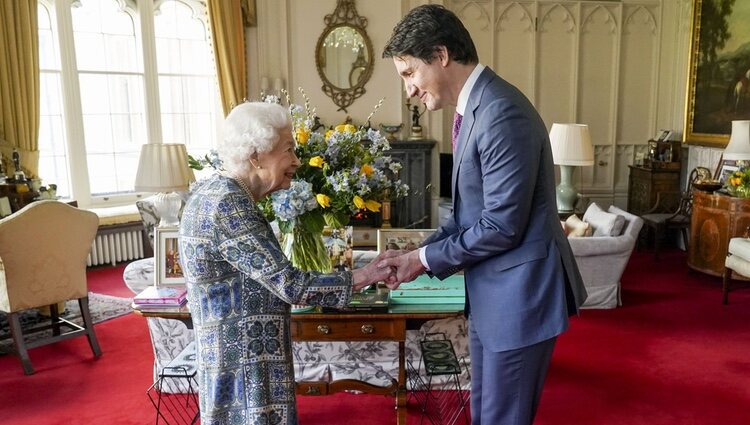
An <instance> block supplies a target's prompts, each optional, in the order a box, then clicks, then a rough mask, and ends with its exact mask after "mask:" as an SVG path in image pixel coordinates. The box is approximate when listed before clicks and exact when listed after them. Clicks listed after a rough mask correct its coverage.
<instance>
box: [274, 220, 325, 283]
mask: <svg viewBox="0 0 750 425" xmlns="http://www.w3.org/2000/svg"><path fill="white" fill-rule="evenodd" d="M283 241H284V254H286V257H287V258H288V259H289V261H291V262H292V265H293V266H294V267H297V268H298V269H301V270H305V271H318V272H323V273H330V272H331V270H332V268H331V259H330V257H329V256H328V251H327V250H326V247H325V244H324V243H323V234H322V233H321V232H311V231H309V230H307V229H304V228H303V227H302V226H295V227H294V229H293V230H292V232H291V233H285V234H284V240H283Z"/></svg>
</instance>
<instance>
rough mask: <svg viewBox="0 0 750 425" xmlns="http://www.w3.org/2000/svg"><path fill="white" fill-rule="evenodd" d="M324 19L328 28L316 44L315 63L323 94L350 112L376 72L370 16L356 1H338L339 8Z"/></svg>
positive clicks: (340, 109) (343, 109)
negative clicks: (359, 11)
mask: <svg viewBox="0 0 750 425" xmlns="http://www.w3.org/2000/svg"><path fill="white" fill-rule="evenodd" d="M323 22H325V24H326V27H325V29H324V30H323V33H322V34H321V35H320V37H319V38H318V44H317V46H316V47H315V65H316V67H317V68H318V75H320V79H321V80H323V93H325V94H326V95H327V96H328V97H330V98H331V99H332V100H333V103H334V104H335V105H336V106H338V107H339V109H338V110H339V111H344V112H347V110H346V108H347V107H349V105H351V104H352V103H353V102H354V100H355V99H357V98H358V97H360V96H362V95H363V94H365V83H367V81H368V80H369V79H370V76H371V75H372V69H373V54H372V43H371V42H370V38H369V37H368V36H367V31H365V27H366V26H367V18H364V17H362V16H359V14H358V13H357V9H356V8H355V7H354V0H338V2H337V4H336V10H334V11H333V13H332V14H330V15H326V17H325V19H323Z"/></svg>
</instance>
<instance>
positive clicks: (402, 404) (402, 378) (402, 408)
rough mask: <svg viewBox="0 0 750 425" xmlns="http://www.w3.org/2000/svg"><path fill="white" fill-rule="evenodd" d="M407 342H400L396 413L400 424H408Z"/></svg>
mask: <svg viewBox="0 0 750 425" xmlns="http://www.w3.org/2000/svg"><path fill="white" fill-rule="evenodd" d="M405 346H406V343H405V342H404V341H399V342H398V394H397V395H396V414H397V421H396V422H397V423H398V425H406V350H405Z"/></svg>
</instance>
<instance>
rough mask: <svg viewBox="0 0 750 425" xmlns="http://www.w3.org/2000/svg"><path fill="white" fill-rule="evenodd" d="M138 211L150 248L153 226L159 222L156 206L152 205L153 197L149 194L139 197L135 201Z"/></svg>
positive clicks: (152, 244)
mask: <svg viewBox="0 0 750 425" xmlns="http://www.w3.org/2000/svg"><path fill="white" fill-rule="evenodd" d="M135 206H136V208H138V213H139V214H140V215H141V221H143V228H144V229H145V230H146V234H147V235H148V242H149V243H150V244H151V248H153V247H154V227H156V226H157V225H158V224H159V220H160V219H161V218H160V217H159V214H157V213H156V207H155V206H154V197H153V196H149V197H148V198H145V199H141V200H139V201H136V202H135Z"/></svg>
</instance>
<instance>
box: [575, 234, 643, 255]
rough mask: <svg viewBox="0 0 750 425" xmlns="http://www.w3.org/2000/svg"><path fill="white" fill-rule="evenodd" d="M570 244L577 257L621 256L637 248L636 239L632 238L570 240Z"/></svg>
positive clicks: (592, 237) (613, 237)
mask: <svg viewBox="0 0 750 425" xmlns="http://www.w3.org/2000/svg"><path fill="white" fill-rule="evenodd" d="M568 242H569V243H570V248H571V249H572V250H573V255H574V256H576V257H594V256H597V255H611V254H619V253H622V252H626V251H630V250H632V249H633V246H635V239H633V238H632V237H630V236H590V237H583V238H568Z"/></svg>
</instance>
